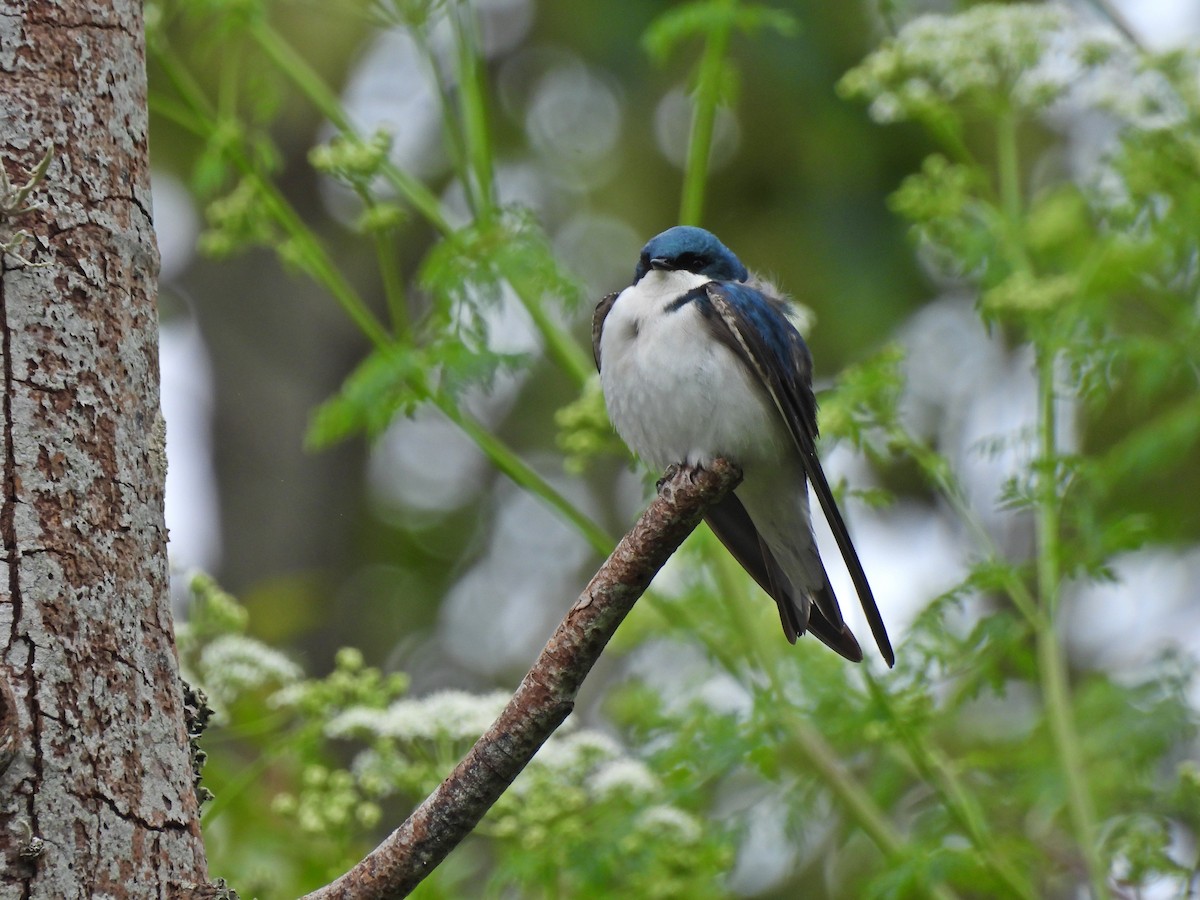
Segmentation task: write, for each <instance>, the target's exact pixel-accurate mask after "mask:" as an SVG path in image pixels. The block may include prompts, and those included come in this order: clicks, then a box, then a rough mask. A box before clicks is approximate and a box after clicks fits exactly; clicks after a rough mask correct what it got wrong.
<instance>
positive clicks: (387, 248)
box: [363, 194, 411, 340]
mask: <svg viewBox="0 0 1200 900" xmlns="http://www.w3.org/2000/svg"><path fill="white" fill-rule="evenodd" d="M363 201H364V202H366V203H367V204H368V205H369V204H370V203H372V202H373V201H372V200H371V198H370V197H368V196H366V195H365V194H364V196H363ZM388 234H389V232H385V231H376V232H375V233H374V234H373V235H372V236H371V238H372V241H373V243H374V244H375V261H376V262H377V263H378V264H379V274H380V277H381V278H382V279H383V296H384V298H385V299H386V301H387V308H388V314H389V316H390V317H391V320H392V329H393V331H394V333H395V334H396V337H397V339H398V340H403V339H405V338H406V337H407V336H408V331H409V327H410V324H411V323H410V321H409V315H408V302H407V301H406V300H405V296H404V278H403V276H402V275H401V274H400V264H399V262H398V260H397V259H396V248H395V247H394V246H393V245H392V242H391V241H390V240H389V239H388Z"/></svg>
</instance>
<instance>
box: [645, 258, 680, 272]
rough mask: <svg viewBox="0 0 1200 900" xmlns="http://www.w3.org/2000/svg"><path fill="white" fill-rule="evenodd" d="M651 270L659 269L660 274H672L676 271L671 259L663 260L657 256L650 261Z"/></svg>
mask: <svg viewBox="0 0 1200 900" xmlns="http://www.w3.org/2000/svg"><path fill="white" fill-rule="evenodd" d="M650 268H652V269H658V270H659V271H660V272H671V271H674V269H675V267H674V266H673V265H671V261H670V260H669V259H663V258H662V257H661V256H656V257H654V259H652V260H650Z"/></svg>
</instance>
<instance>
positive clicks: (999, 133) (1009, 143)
mask: <svg viewBox="0 0 1200 900" xmlns="http://www.w3.org/2000/svg"><path fill="white" fill-rule="evenodd" d="M996 168H997V171H998V173H999V178H1000V209H1001V212H1002V213H1003V214H1004V224H1005V229H1006V232H1007V233H1006V234H1005V239H1004V250H1005V251H1006V252H1007V254H1008V261H1009V265H1011V266H1012V267H1013V268H1014V269H1024V270H1029V269H1030V268H1031V266H1030V262H1029V257H1028V255H1027V254H1026V252H1025V242H1024V240H1023V239H1022V235H1021V230H1022V229H1021V212H1022V209H1023V208H1024V203H1023V201H1022V199H1021V163H1020V155H1019V151H1018V148H1017V114H1016V113H1015V112H1014V111H1013V110H1011V109H1008V110H1005V111H1004V112H1002V113H1000V115H999V116H998V117H997V120H996Z"/></svg>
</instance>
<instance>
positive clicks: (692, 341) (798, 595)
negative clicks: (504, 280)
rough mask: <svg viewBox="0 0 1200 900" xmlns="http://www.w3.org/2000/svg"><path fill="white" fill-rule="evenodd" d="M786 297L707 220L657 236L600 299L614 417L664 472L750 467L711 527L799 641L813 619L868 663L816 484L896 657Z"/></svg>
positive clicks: (598, 337)
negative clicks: (827, 461) (818, 522)
mask: <svg viewBox="0 0 1200 900" xmlns="http://www.w3.org/2000/svg"><path fill="white" fill-rule="evenodd" d="M777 295H778V292H777V291H776V290H775V289H774V288H773V287H771V286H770V285H769V284H767V283H766V282H764V281H761V280H759V279H757V278H754V277H752V276H751V275H750V273H749V272H748V271H746V267H745V266H744V265H742V263H741V261H740V260H739V259H738V258H737V257H736V256H734V254H733V252H732V251H731V250H730V249H729V248H728V247H726V246H725V245H724V244H722V243H721V242H720V241H719V240H717V238H716V236H715V235H713V234H711V233H709V232H707V231H705V230H704V229H702V228H693V227H691V226H686V225H680V226H676V227H675V228H670V229H668V230H667V231H664V232H663V233H662V234H660V235H658V236H657V237H654V238H652V239H651V240H650V242H649V243H647V244H646V246H645V247H643V248H642V255H641V258H640V259H639V260H638V264H637V269H636V271H635V272H634V277H633V284H632V285H630V286H629V287H627V288H625V290H623V291H620V292H618V293H614V294H609V295H608V296H607V297H605V298H604V299H603V300H601V301H600V303H599V304H598V305H597V306H596V315H595V318H594V319H593V322H592V349H593V352H594V353H595V357H596V367H597V368H598V369H599V370H600V383H601V386H602V387H603V389H604V399H605V404H606V405H607V407H608V415H609V418H610V419H611V421H612V423H613V426H614V427H615V428H616V430H617V433H618V434H620V435H621V438H622V439H623V440H624V441H625V443H626V444H627V445H628V446H629V447H630V449H631V450H633V451H634V453H636V454H637V455H638V456H639V457H641V458H642V460H643V461H644V462H646V463H647V464H648V465H650V466H651V467H653V468H655V469H658V470H660V471H661V470H664V469H668V468H670V467H672V466H680V465H682V466H705V465H707V464H708V463H710V462H711V461H712V460H713V459H715V458H716V457H724V458H725V459H727V460H729V461H730V462H732V463H734V464H736V465H738V466H740V467H741V469H742V482H741V484H740V485H738V487H737V489H736V490H735V491H734V492H733V493H731V494H729V495H728V496H727V497H726V498H725V499H724V500H723V501H722V502H721V503H719V504H718V505H716V506H715V507H713V508H712V509H710V510H709V512H708V514H707V515H706V516H705V520H706V521H707V522H708V524H709V527H710V528H712V530H713V533H714V534H716V536H717V537H718V538H719V539H720V541H721V543H723V544H724V545H725V547H726V548H727V549H728V550H729V552H730V553H732V554H733V556H734V558H735V559H737V561H738V562H739V563H741V565H742V567H743V568H745V569H746V571H747V572H749V573H750V575H751V576H752V577H753V578H754V580H755V581H757V582H758V584H759V585H760V586H761V587H762V589H763V590H765V591H766V592H767V593H768V594H770V596H771V597H772V599H774V601H775V603H776V605H777V606H778V607H779V618H780V621H781V622H782V623H783V633H784V634H785V635H787V639H788V640H789V641H791V642H792V643H795V642H796V638H797V637H798V636H799V635H801V634H804V632H805V631H806V630H811V631H812V633H813V634H815V635H816V636H817V638H819V639H820V640H821V641H823V642H824V643H825V644H827V645H828V646H829V647H831V648H833V649H834V650H835V651H837V652H838V653H840V654H841V655H842V656H844V657H845V658H846V659H849V660H851V661H853V662H859V661H861V660H862V658H863V654H862V649H861V648H860V647H859V645H858V641H857V640H855V638H854V635H853V634H852V633H851V631H850V629H849V628H848V627H847V626H846V624H845V623H844V622H843V621H842V612H841V609H840V608H839V607H838V602H837V598H836V597H835V596H834V593H833V588H832V587H831V586H830V584H829V576H828V575H827V574H826V572H825V567H824V565H823V564H822V563H821V557H820V555H819V553H818V551H817V542H816V538H815V537H814V536H813V530H812V520H811V518H810V515H809V504H808V485H809V484H811V485H812V487H813V490H814V491H815V492H816V495H817V500H818V501H819V502H820V504H821V509H822V510H823V511H824V513H825V518H826V519H827V520H828V522H829V526H830V528H831V530H832V531H833V535H834V538H835V539H836V540H837V544H838V547H839V548H840V549H841V552H842V558H843V559H844V560H845V562H846V568H847V569H848V570H849V572H850V578H851V580H852V581H853V582H854V587H855V590H856V591H857V592H858V598H859V601H860V602H861V603H862V608H863V612H864V613H866V617H867V621H868V622H869V623H870V626H871V633H872V634H873V635H874V636H875V643H876V644H877V645H878V646H879V651H880V653H882V654H883V658H884V659H885V660H887V663H888V665H889V666H891V665H894V664H895V655H894V654H893V652H892V645H891V642H890V641H889V640H888V635H887V630H886V629H885V628H884V625H883V619H882V618H881V617H880V615H879V608H878V607H877V606H876V605H875V598H874V597H873V596H872V594H871V586H870V585H869V584H868V583H867V576H866V573H865V572H864V571H863V567H862V563H861V562H859V559H858V554H857V553H856V552H855V550H854V544H853V543H851V541H850V534H849V532H848V531H847V530H846V523H845V522H844V521H843V520H842V515H841V513H840V512H839V511H838V508H837V504H836V503H835V502H834V499H833V492H832V491H831V490H830V489H829V482H828V481H827V480H826V478H825V473H824V471H823V470H822V469H821V463H820V461H819V460H818V459H817V450H816V439H817V401H816V397H815V396H814V395H813V390H812V357H811V356H810V355H809V352H808V347H807V346H806V345H805V343H804V339H803V338H801V337H800V333H799V332H798V331H797V330H796V328H795V326H794V325H793V324H792V322H791V321H790V320H789V318H788V315H787V311H786V304H785V303H784V301H783V300H781V299H779V298H778V296H777Z"/></svg>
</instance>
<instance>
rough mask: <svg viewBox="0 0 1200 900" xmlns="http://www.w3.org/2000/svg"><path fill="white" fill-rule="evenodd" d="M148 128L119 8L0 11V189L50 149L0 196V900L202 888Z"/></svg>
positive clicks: (10, 1) (96, 4) (133, 50)
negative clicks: (172, 554) (174, 564)
mask: <svg viewBox="0 0 1200 900" xmlns="http://www.w3.org/2000/svg"><path fill="white" fill-rule="evenodd" d="M146 132H147V111H146V74H145V62H144V44H143V33H142V4H141V2H139V0H70V2H59V3H51V2H46V0H0V164H2V165H3V168H4V171H5V173H6V174H7V176H8V181H9V182H10V183H11V185H10V186H19V185H20V184H21V183H22V182H25V181H26V180H27V179H28V177H29V172H30V170H33V169H35V168H36V167H37V164H38V161H39V160H40V159H41V158H42V157H43V156H44V154H45V153H46V152H47V151H48V150H52V151H53V157H52V159H51V161H50V164H49V167H48V169H47V170H46V173H45V177H44V179H42V180H41V182H40V183H39V184H38V185H37V187H36V188H35V189H34V190H33V192H32V194H30V196H29V198H28V200H29V202H32V203H33V208H32V209H29V210H26V211H24V212H22V211H20V210H12V209H11V207H12V205H13V200H14V197H13V193H14V192H13V191H12V190H10V191H9V192H8V196H7V198H0V207H6V209H3V210H0V243H6V244H8V247H9V249H8V251H7V252H4V253H3V254H2V260H0V378H2V379H3V415H2V427H3V433H2V435H0V444H2V448H3V472H2V473H0V486H2V494H3V496H2V503H0V541H2V544H3V546H2V553H3V567H2V568H0V898H3V900H7V898H17V897H20V898H75V897H179V896H185V895H188V894H189V893H191V890H190V888H189V886H191V885H195V884H198V883H201V882H203V881H205V874H206V872H205V870H206V865H205V860H204V851H203V846H202V844H201V839H200V829H199V817H198V809H197V803H196V797H195V792H194V790H193V785H192V767H191V762H190V759H189V753H188V741H187V734H186V728H185V722H184V710H183V695H182V690H181V687H180V681H179V670H178V663H177V659H176V655H175V647H174V637H173V633H172V622H171V612H170V606H169V599H168V593H167V556H166V541H167V533H166V528H165V526H164V524H163V481H164V476H165V468H166V460H165V457H164V450H163V446H164V431H163V424H162V419H161V416H160V413H159V403H158V349H157V348H158V344H157V335H158V331H157V319H156V308H155V276H156V274H157V268H158V256H157V250H156V248H155V245H154V237H153V231H152V228H151V222H150V190H149V166H148V160H147V145H146V137H147V135H146ZM24 205H26V206H27V205H28V203H26V204H24ZM20 230H23V231H25V232H27V233H28V235H29V236H30V237H29V238H28V239H26V240H25V241H24V242H23V243H22V244H21V245H20V246H14V245H15V243H16V242H15V241H14V236H15V235H16V233H17V232H18V231H20ZM31 263H32V264H31Z"/></svg>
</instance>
